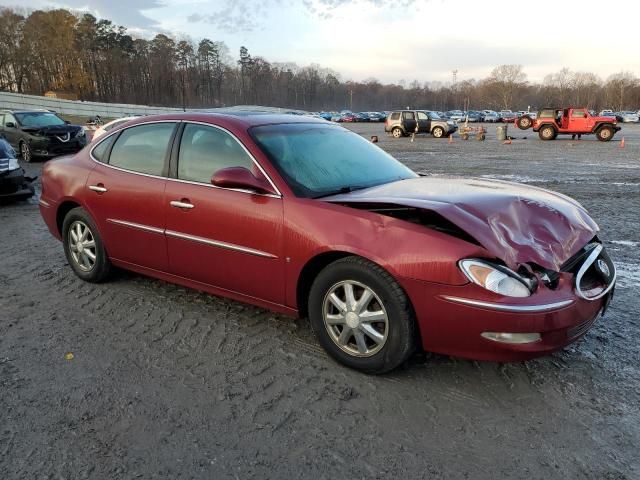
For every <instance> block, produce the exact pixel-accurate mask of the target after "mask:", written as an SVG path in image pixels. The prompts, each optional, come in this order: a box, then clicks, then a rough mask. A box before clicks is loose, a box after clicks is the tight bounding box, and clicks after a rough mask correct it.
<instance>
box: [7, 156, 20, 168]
mask: <svg viewBox="0 0 640 480" xmlns="http://www.w3.org/2000/svg"><path fill="white" fill-rule="evenodd" d="M19 168H20V164H19V163H18V159H17V158H10V159H9V171H11V170H17V169H19Z"/></svg>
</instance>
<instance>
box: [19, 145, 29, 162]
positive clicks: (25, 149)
mask: <svg viewBox="0 0 640 480" xmlns="http://www.w3.org/2000/svg"><path fill="white" fill-rule="evenodd" d="M20 156H21V157H22V160H23V161H25V162H26V163H29V162H30V161H31V148H29V145H27V143H26V142H22V143H21V144H20Z"/></svg>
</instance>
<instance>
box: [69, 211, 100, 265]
mask: <svg viewBox="0 0 640 480" xmlns="http://www.w3.org/2000/svg"><path fill="white" fill-rule="evenodd" d="M67 241H68V242H69V251H70V252H71V258H72V259H73V261H74V263H75V264H76V265H77V266H78V268H79V269H80V270H82V271H83V272H90V271H91V270H92V269H93V267H94V266H95V264H96V258H97V257H96V242H95V238H94V237H93V233H92V232H91V229H90V228H89V226H88V225H87V224H86V223H84V222H82V221H80V220H76V221H75V222H73V223H72V224H71V226H70V227H69V238H68V239H67Z"/></svg>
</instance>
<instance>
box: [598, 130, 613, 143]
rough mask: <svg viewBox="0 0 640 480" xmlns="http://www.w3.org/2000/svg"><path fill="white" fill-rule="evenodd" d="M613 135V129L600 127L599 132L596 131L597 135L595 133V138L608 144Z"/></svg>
mask: <svg viewBox="0 0 640 480" xmlns="http://www.w3.org/2000/svg"><path fill="white" fill-rule="evenodd" d="M613 134H614V131H613V128H611V127H602V128H601V129H600V130H598V133H596V137H598V140H600V141H601V142H608V141H610V140H611V139H612V138H613Z"/></svg>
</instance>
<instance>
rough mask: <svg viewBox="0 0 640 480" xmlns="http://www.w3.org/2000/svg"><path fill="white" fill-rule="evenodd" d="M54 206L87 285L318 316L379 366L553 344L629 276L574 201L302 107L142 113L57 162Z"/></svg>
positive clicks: (511, 353) (519, 354)
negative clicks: (125, 279)
mask: <svg viewBox="0 0 640 480" xmlns="http://www.w3.org/2000/svg"><path fill="white" fill-rule="evenodd" d="M40 209H41V212H42V216H43V218H44V220H45V222H46V224H47V225H48V227H49V229H50V230H51V233H52V234H53V235H54V236H55V237H57V238H58V239H60V240H62V243H63V246H64V252H65V254H66V256H67V259H68V261H69V265H70V266H71V268H72V269H73V270H74V272H75V273H76V274H77V275H78V276H79V277H80V278H81V279H83V280H86V281H89V282H100V281H103V280H105V279H106V278H107V277H108V276H109V273H110V271H111V269H112V267H120V268H124V269H128V270H133V271H136V272H139V273H142V274H144V275H149V276H152V277H156V278H159V279H163V280H166V281H169V282H174V283H178V284H181V285H186V286H188V287H192V288H196V289H200V290H204V291H206V292H210V293H212V294H215V295H222V296H226V297H230V298H233V299H236V300H240V301H244V302H248V303H252V304H255V305H259V306H262V307H266V308H269V309H272V310H275V311H278V312H281V313H284V314H288V315H301V316H308V317H309V319H310V320H311V324H312V326H313V328H314V330H315V332H316V334H317V336H318V340H319V342H320V343H321V344H322V346H323V347H324V348H325V349H326V350H327V352H328V353H329V354H330V355H332V356H333V357H334V358H335V359H337V360H339V361H340V362H342V363H344V364H346V365H348V366H350V367H353V368H356V369H360V370H362V371H365V372H370V373H380V372H384V371H388V370H390V369H393V368H394V367H396V366H398V365H399V364H400V363H402V362H403V361H405V360H406V359H407V357H408V356H409V355H410V354H411V353H412V351H414V350H415V349H416V348H423V349H424V350H426V351H431V352H438V353H443V354H450V355H457V356H461V357H467V358H473V359H481V360H496V361H508V360H521V359H527V358H531V357H534V356H537V355H541V354H545V353H548V352H552V351H554V350H557V349H559V348H562V347H563V346H565V345H567V344H569V343H571V342H573V341H574V340H576V339H577V338H579V337H580V336H582V335H583V334H584V333H585V332H586V331H587V330H588V329H589V327H591V325H592V324H593V322H594V321H595V320H596V318H597V317H598V315H599V314H601V313H603V312H604V310H605V309H606V306H607V304H608V302H609V300H610V299H611V296H612V294H613V287H614V285H615V281H616V271H615V267H614V265H613V263H612V261H611V259H610V258H609V256H608V255H607V253H606V252H605V249H604V247H603V245H602V243H601V242H600V241H599V240H598V237H597V235H596V233H597V231H598V227H597V225H596V224H595V223H594V221H593V220H592V219H591V218H590V217H589V215H588V214H587V212H586V210H585V209H584V208H583V207H582V206H581V205H580V204H578V203H577V202H575V201H574V200H572V199H570V198H568V197H565V196H563V195H561V194H558V193H554V192H550V191H547V190H543V189H540V188H535V187H530V186H524V185H519V184H515V183H509V182H502V181H489V180H484V179H476V178H470V179H464V178H456V177H424V176H419V175H417V174H416V173H414V172H413V171H411V170H410V169H408V168H407V167H405V166H404V165H402V164H401V163H400V162H398V161H396V160H395V159H394V158H393V157H391V156H390V155H388V154H387V153H385V152H384V151H383V150H381V149H380V148H378V147H377V146H376V145H374V144H372V143H370V142H368V141H366V140H365V139H363V138H362V137H360V136H359V135H357V134H355V133H352V132H350V131H348V130H346V129H344V128H342V127H340V126H338V125H335V124H330V123H328V122H325V121H321V120H315V119H313V118H307V117H300V116H275V115H266V114H235V115H231V114H228V115H227V114H175V115H165V116H156V117H144V118H141V119H138V120H134V121H131V122H129V123H127V124H125V125H123V126H122V127H120V128H119V129H117V130H116V131H112V132H110V133H109V134H108V135H106V136H104V137H102V138H101V139H99V141H97V142H94V143H93V144H91V145H89V146H88V147H86V148H85V149H84V150H82V151H81V152H79V153H78V154H76V155H74V156H69V157H64V158H60V159H57V160H55V161H50V162H48V163H47V164H46V165H45V167H44V171H43V178H42V197H41V199H40Z"/></svg>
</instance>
